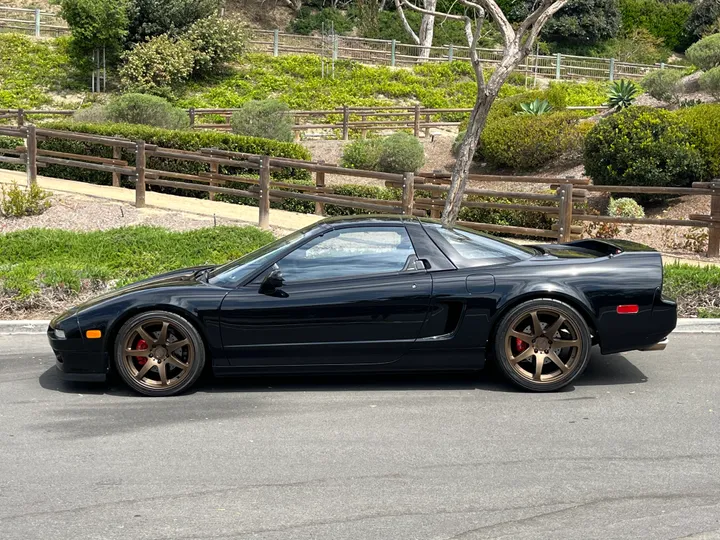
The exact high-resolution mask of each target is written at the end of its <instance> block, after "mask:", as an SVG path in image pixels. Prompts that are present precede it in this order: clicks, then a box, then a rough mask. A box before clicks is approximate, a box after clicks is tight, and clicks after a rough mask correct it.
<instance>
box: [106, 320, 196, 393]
mask: <svg viewBox="0 0 720 540" xmlns="http://www.w3.org/2000/svg"><path fill="white" fill-rule="evenodd" d="M204 365H205V347H204V346H203V342H202V338H201V337H200V334H199V333H198V331H197V330H196V329H195V328H194V327H193V325H192V324H190V323H189V322H188V321H187V320H185V319H184V318H183V317H181V316H179V315H176V314H175V313H170V312H167V311H151V312H147V313H141V314H140V315H136V316H135V317H133V318H131V319H130V320H129V321H127V322H126V323H125V324H124V325H123V326H122V328H121V329H120V331H119V332H118V334H117V338H116V340H115V366H116V367H117V371H118V373H119V374H120V376H121V377H122V379H123V380H124V381H125V382H126V383H127V384H128V386H130V387H131V388H133V389H134V390H136V391H138V392H140V393H141V394H144V395H146V396H171V395H174V394H178V393H180V392H182V391H183V390H186V389H187V388H189V387H190V386H191V385H192V384H193V383H194V382H195V381H196V380H197V378H198V377H199V376H200V373H201V372H202V370H203V366H204Z"/></svg>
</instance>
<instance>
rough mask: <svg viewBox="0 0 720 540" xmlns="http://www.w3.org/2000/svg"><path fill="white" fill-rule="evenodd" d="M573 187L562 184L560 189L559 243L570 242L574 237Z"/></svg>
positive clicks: (558, 191) (568, 184)
mask: <svg viewBox="0 0 720 540" xmlns="http://www.w3.org/2000/svg"><path fill="white" fill-rule="evenodd" d="M572 189H573V185H572V184H570V183H567V184H561V185H560V186H559V187H558V190H557V193H558V198H559V201H558V210H559V212H560V213H559V214H558V242H569V241H570V239H571V236H572V211H573V200H572Z"/></svg>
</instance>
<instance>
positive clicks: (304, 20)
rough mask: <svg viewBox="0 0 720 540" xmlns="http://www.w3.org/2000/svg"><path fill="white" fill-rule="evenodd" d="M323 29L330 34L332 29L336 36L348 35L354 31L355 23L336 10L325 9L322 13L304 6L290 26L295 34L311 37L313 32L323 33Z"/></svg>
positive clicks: (289, 29)
mask: <svg viewBox="0 0 720 540" xmlns="http://www.w3.org/2000/svg"><path fill="white" fill-rule="evenodd" d="M323 27H324V28H325V31H326V32H329V31H330V29H331V27H332V29H333V30H334V31H335V33H336V34H340V35H343V34H347V33H348V32H351V31H352V29H353V23H352V21H351V20H350V19H348V17H347V15H346V14H345V13H344V12H343V11H340V10H339V9H336V8H325V9H321V10H320V11H314V10H313V9H311V8H309V7H307V6H304V7H302V8H301V9H300V12H299V13H298V14H297V16H296V17H295V18H294V19H293V20H292V22H291V23H290V25H289V26H288V31H289V32H291V33H293V34H303V35H305V36H309V35H310V34H312V33H313V32H318V33H319V32H321V31H322V29H323Z"/></svg>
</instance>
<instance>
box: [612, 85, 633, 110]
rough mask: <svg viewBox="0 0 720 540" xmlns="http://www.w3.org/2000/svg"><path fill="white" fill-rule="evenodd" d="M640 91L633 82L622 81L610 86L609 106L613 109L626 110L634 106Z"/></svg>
mask: <svg viewBox="0 0 720 540" xmlns="http://www.w3.org/2000/svg"><path fill="white" fill-rule="evenodd" d="M638 92H639V89H638V87H637V85H636V84H635V83H633V82H631V81H626V80H624V79H623V80H621V81H615V82H614V83H612V84H611V85H610V91H609V92H608V104H609V105H610V107H612V108H613V109H617V110H620V109H624V108H625V107H629V106H630V105H632V104H633V102H634V101H635V99H636V98H637V95H638Z"/></svg>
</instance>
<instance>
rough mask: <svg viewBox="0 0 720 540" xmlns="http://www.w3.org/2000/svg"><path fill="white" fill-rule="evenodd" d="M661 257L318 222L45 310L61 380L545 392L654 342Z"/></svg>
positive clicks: (665, 308)
mask: <svg viewBox="0 0 720 540" xmlns="http://www.w3.org/2000/svg"><path fill="white" fill-rule="evenodd" d="M662 285H663V268H662V260H661V256H660V254H659V253H657V252H655V251H653V250H651V249H650V248H647V247H645V246H642V245H639V244H634V243H630V242H624V241H618V240H613V241H604V240H579V241H575V242H570V243H567V244H558V245H550V244H548V245H544V244H543V245H534V246H520V245H517V244H514V243H511V242H507V241H504V240H502V239H499V238H494V237H491V236H487V235H484V234H481V233H478V232H475V231H473V230H470V229H465V228H463V227H457V228H455V229H452V230H449V229H445V228H443V227H441V226H440V224H439V223H437V222H434V221H431V220H422V219H417V218H411V217H397V216H394V217H386V216H363V217H354V218H339V219H327V220H324V221H322V222H319V223H317V224H315V225H313V226H311V227H307V228H305V229H302V230H300V231H297V232H295V233H293V234H291V235H289V236H287V237H285V238H282V239H280V240H277V241H276V242H273V243H272V244H269V245H267V246H265V247H263V248H261V249H259V250H257V251H255V252H253V253H250V254H248V255H246V256H244V257H242V258H240V259H238V260H236V261H233V262H230V263H228V264H226V265H224V266H211V267H203V268H190V269H185V270H177V271H175V272H170V273H167V274H163V275H160V276H157V277H154V278H150V279H146V280H144V281H141V282H138V283H135V284H133V285H129V286H127V287H123V288H121V289H118V290H116V291H113V292H111V293H108V294H105V295H103V296H100V297H98V298H96V299H94V300H92V301H90V302H87V303H85V304H82V305H80V306H78V307H76V308H74V309H71V310H70V311H68V312H66V313H64V314H63V315H60V316H59V317H57V318H55V319H54V320H53V321H52V322H51V323H50V327H49V329H48V337H49V339H50V345H51V346H52V348H53V349H54V351H55V354H56V356H57V367H58V369H59V370H60V372H61V373H62V374H63V376H64V377H65V378H66V379H69V380H83V381H103V380H105V378H106V376H107V375H108V373H109V372H110V371H111V370H115V371H116V372H117V373H118V374H119V375H120V376H121V377H122V379H123V380H124V381H125V382H126V383H127V384H128V385H129V386H131V387H132V388H133V389H135V390H137V391H138V392H140V393H142V394H146V395H150V396H168V395H172V394H177V393H178V392H182V391H183V390H185V389H187V388H188V387H190V386H191V385H192V384H193V383H194V382H195V381H196V380H197V378H198V377H199V375H200V373H201V372H202V370H203V368H204V367H205V365H206V364H208V363H209V364H210V366H211V368H212V371H213V373H214V374H215V375H241V374H261V373H319V372H325V373H327V372H368V371H418V370H475V369H480V368H482V367H483V364H484V362H485V359H486V357H492V358H494V359H495V360H496V361H497V363H498V364H499V366H500V367H501V369H502V371H503V372H504V373H505V375H507V377H508V378H509V379H510V380H511V381H512V382H514V383H515V384H517V385H519V386H521V387H523V388H526V389H530V390H537V391H550V390H557V389H559V388H561V387H563V386H565V385H567V384H568V383H570V382H571V381H572V380H573V379H575V378H576V377H577V376H578V375H580V374H581V373H582V371H583V370H584V369H585V367H586V366H587V363H588V360H589V358H590V348H591V346H592V345H593V344H597V345H599V346H600V350H601V352H602V353H604V354H607V353H617V352H622V351H629V350H635V349H641V350H653V349H662V348H664V347H665V343H666V342H667V339H666V338H667V336H668V334H670V332H671V331H672V330H673V329H674V328H675V324H676V319H677V315H676V305H675V302H673V301H672V300H669V299H667V298H665V297H664V296H663V295H662Z"/></svg>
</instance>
